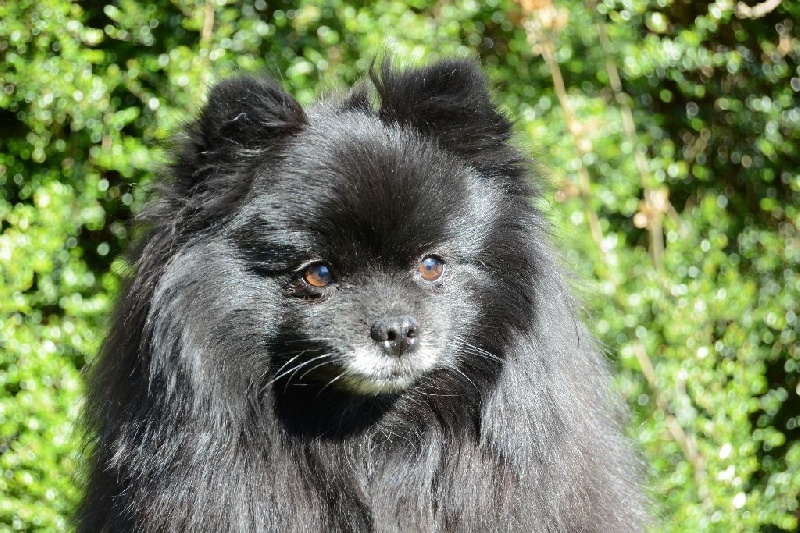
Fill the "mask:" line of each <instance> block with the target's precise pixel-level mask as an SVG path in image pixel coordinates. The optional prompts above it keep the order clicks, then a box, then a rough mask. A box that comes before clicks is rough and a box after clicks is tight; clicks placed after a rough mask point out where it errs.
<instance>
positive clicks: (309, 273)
mask: <svg viewBox="0 0 800 533" xmlns="http://www.w3.org/2000/svg"><path fill="white" fill-rule="evenodd" d="M303 279H304V280H305V281H306V283H308V284H309V285H311V286H312V287H316V288H318V289H322V288H325V287H327V286H328V285H330V284H331V283H333V273H332V272H331V269H330V267H329V266H328V265H326V264H325V263H312V264H310V265H308V266H307V267H306V268H305V269H303Z"/></svg>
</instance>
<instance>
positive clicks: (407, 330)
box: [369, 315, 419, 355]
mask: <svg viewBox="0 0 800 533" xmlns="http://www.w3.org/2000/svg"><path fill="white" fill-rule="evenodd" d="M369 334H370V337H372V340H374V341H375V342H376V343H378V344H379V345H380V346H381V347H382V348H383V350H384V351H385V352H386V353H389V354H392V355H401V354H403V353H404V352H407V351H409V350H411V349H412V348H414V346H416V341H417V335H419V327H418V326H417V321H416V320H414V317H412V316H408V315H399V316H387V317H383V318H379V319H378V320H376V321H375V323H374V324H372V328H371V329H370V331H369Z"/></svg>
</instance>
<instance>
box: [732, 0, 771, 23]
mask: <svg viewBox="0 0 800 533" xmlns="http://www.w3.org/2000/svg"><path fill="white" fill-rule="evenodd" d="M779 5H781V0H766V1H765V2H761V3H760V4H756V5H754V6H752V7H750V6H748V5H747V4H745V3H744V2H737V3H736V11H735V13H736V16H737V17H738V18H740V19H758V18H761V17H763V16H766V15H768V14H769V13H771V12H773V11H774V10H775V9H776V8H777V7H778V6H779Z"/></svg>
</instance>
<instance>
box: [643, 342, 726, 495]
mask: <svg viewBox="0 0 800 533" xmlns="http://www.w3.org/2000/svg"><path fill="white" fill-rule="evenodd" d="M633 354H634V355H635V356H636V360H637V361H638V362H639V367H640V368H641V369H642V374H644V377H645V379H646V380H647V384H648V385H649V386H650V390H651V391H652V394H653V397H654V399H655V402H656V407H658V409H659V410H660V411H661V412H663V413H664V417H665V421H666V424H667V430H668V431H669V433H670V435H671V436H672V440H674V441H675V442H677V443H678V445H679V446H680V447H681V451H682V452H683V455H684V457H686V460H687V461H689V463H690V464H691V465H692V467H693V468H694V478H695V483H696V484H697V493H698V495H699V496H700V499H701V500H702V501H703V505H704V506H705V507H706V510H708V511H710V510H711V509H713V506H714V505H713V502H712V501H711V498H710V497H709V492H708V485H707V483H706V468H705V461H704V460H703V457H702V456H701V455H700V453H699V452H698V451H697V445H696V444H695V441H694V439H693V438H692V437H691V436H690V435H689V434H687V433H686V431H684V429H683V426H681V424H680V422H678V419H677V417H676V416H675V415H674V414H672V412H671V411H670V409H669V405H667V401H666V400H665V399H664V397H663V395H662V394H661V391H660V389H659V388H658V384H657V382H656V370H655V368H654V367H653V363H652V362H651V361H650V358H649V357H648V356H647V352H646V350H645V349H644V346H643V345H642V344H641V343H639V342H637V343H635V344H634V345H633Z"/></svg>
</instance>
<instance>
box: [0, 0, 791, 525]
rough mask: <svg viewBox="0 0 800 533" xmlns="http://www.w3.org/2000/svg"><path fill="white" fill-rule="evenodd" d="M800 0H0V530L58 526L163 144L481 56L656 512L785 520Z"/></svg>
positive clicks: (681, 521)
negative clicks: (532, 165) (248, 84)
mask: <svg viewBox="0 0 800 533" xmlns="http://www.w3.org/2000/svg"><path fill="white" fill-rule="evenodd" d="M798 25H800V2H796V1H794V0H783V1H780V0H765V1H762V2H757V1H753V0H747V1H746V2H737V1H732V0H717V1H716V2H691V1H688V0H603V1H599V0H585V1H577V0H560V1H556V2H552V1H551V0H523V1H519V2H514V1H511V0H487V1H477V0H439V1H436V2H431V1H421V0H420V1H410V2H403V3H401V2H396V1H384V2H355V1H353V2H348V1H344V0H330V1H326V2H302V1H301V2H287V1H265V0H255V1H254V2H237V3H234V2H228V1H226V0H173V1H165V0H158V1H155V2H139V1H133V0H119V1H117V2H113V3H108V4H106V3H105V2H99V1H94V0H88V1H81V2H70V1H67V0H37V1H28V0H15V1H13V2H11V1H8V2H0V230H1V231H2V233H1V234H0V530H2V531H7V530H48V531H55V530H61V529H68V528H69V523H68V517H69V515H70V512H71V510H72V508H73V507H74V505H75V503H76V501H77V498H78V495H79V492H80V474H79V472H80V458H79V450H80V435H79V431H78V426H77V418H78V415H79V412H80V408H81V393H82V381H81V371H82V369H83V368H84V366H85V365H86V364H87V363H89V362H90V361H91V360H92V357H93V356H94V354H95V353H96V351H97V349H98V346H99V343H100V341H101V339H102V336H103V331H104V327H105V324H106V317H107V315H108V312H109V306H110V304H111V303H112V302H113V300H114V297H115V295H116V293H117V291H118V289H119V286H120V282H121V278H122V276H123V275H124V274H125V272H127V271H129V268H130V266H129V265H128V264H127V263H126V262H125V260H124V259H123V258H122V254H123V252H124V250H125V249H126V247H127V246H128V245H129V244H130V242H131V240H132V238H133V233H132V228H131V224H130V221H131V219H132V215H133V214H134V213H135V212H136V211H137V209H138V208H139V207H140V206H141V205H142V202H143V200H144V198H145V196H146V191H147V186H148V184H149V183H151V182H152V180H153V179H154V175H155V172H156V171H157V169H158V167H159V164H160V163H161V162H163V161H164V159H165V157H166V156H165V152H164V147H165V140H166V139H168V136H169V134H170V132H171V131H174V130H175V128H176V127H178V126H179V125H180V123H181V122H182V121H185V120H186V119H188V118H190V117H191V116H192V115H191V114H192V112H193V111H194V110H196V109H197V107H198V106H199V105H200V104H201V103H202V102H203V97H204V94H205V92H206V90H207V89H208V87H209V85H210V84H212V83H213V82H214V81H215V80H218V79H220V78H222V77H225V76H228V75H230V74H232V73H235V72H241V71H246V72H267V73H270V74H272V75H273V76H276V77H277V78H278V79H280V80H281V81H282V83H283V84H284V85H285V86H286V87H287V88H288V89H289V90H290V91H291V92H292V93H293V94H295V95H296V96H297V98H298V99H299V100H300V101H301V102H302V103H304V104H307V103H309V102H311V101H312V100H314V98H315V97H316V95H318V94H326V93H330V92H333V91H336V90H337V89H342V88H345V87H346V86H347V85H348V84H351V83H352V82H354V81H356V80H358V79H360V78H362V77H363V76H364V74H365V72H366V71H367V70H368V68H369V65H370V63H371V61H372V60H373V58H375V57H382V56H383V55H386V54H387V53H388V54H391V56H392V57H393V58H394V61H395V63H397V64H417V63H421V62H427V61H430V60H433V59H436V58H439V57H443V56H451V55H455V56H471V57H478V58H479V59H480V60H481V61H482V63H483V64H484V65H485V68H486V70H487V72H488V75H489V77H490V79H491V82H492V85H493V87H494V89H495V95H496V101H497V102H498V103H499V104H500V105H501V107H502V109H503V110H504V112H505V113H506V114H507V115H508V116H510V117H512V118H513V119H515V120H516V126H517V131H518V136H517V138H516V142H517V144H518V146H520V147H521V148H522V149H523V150H524V151H526V152H527V153H529V154H530V155H531V156H533V157H535V158H536V159H537V160H538V173H539V178H538V179H540V180H541V182H542V183H543V184H545V185H544V191H545V198H544V200H543V201H542V204H543V206H544V208H545V210H546V211H547V212H548V214H549V215H550V217H551V219H552V221H553V225H554V228H553V234H554V235H553V238H554V240H556V241H557V242H558V243H559V245H560V246H561V247H562V248H564V250H565V252H564V257H563V261H564V263H565V265H566V266H567V267H568V268H569V269H571V270H573V271H575V272H576V274H577V275H576V279H578V280H580V281H579V282H577V283H576V285H577V287H576V288H577V290H578V292H579V293H580V294H581V296H582V298H583V300H584V302H585V308H586V320H587V321H588V322H589V323H590V324H591V325H592V327H593V328H594V330H595V331H596V333H597V335H598V336H599V337H600V339H601V341H602V342H603V344H604V346H605V347H606V351H607V353H608V356H609V359H610V360H611V362H612V364H613V365H614V366H615V367H616V369H617V371H618V380H617V384H618V387H619V390H620V391H621V393H622V394H623V395H624V398H625V400H626V401H627V402H628V404H629V405H630V406H631V408H632V411H633V414H632V417H631V421H630V435H631V438H632V439H634V440H635V441H636V443H637V444H638V446H639V448H640V449H641V451H642V455H643V457H644V459H645V462H646V464H647V466H648V468H649V480H648V486H649V490H650V493H651V497H652V500H653V502H654V512H655V513H656V514H657V516H658V524H659V525H658V526H657V528H656V530H657V531H664V532H672V531H674V532H686V531H723V532H727V531H753V532H755V531H763V532H783V531H798V527H799V526H798V522H799V519H800V509H798V498H799V497H800V396H799V394H800V388H799V387H800V385H799V384H798V382H799V378H800V350H798V328H799V327H800V319H798V313H799V312H800V311H799V310H798V308H799V307H800V306H798V301H800V273H798V272H799V270H798V264H800V232H798V225H799V224H800V61H799V60H800V38H799V37H798V27H797V26H798Z"/></svg>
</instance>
